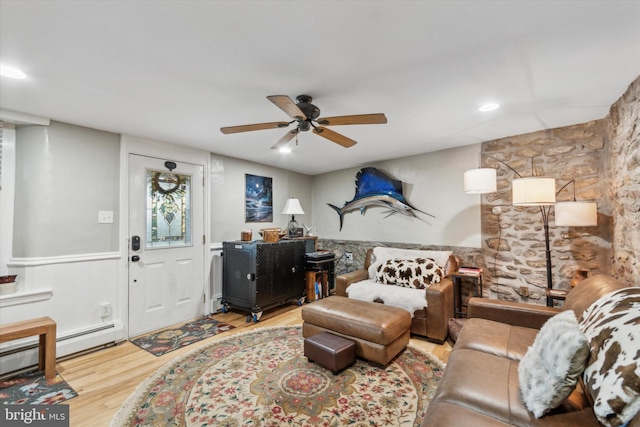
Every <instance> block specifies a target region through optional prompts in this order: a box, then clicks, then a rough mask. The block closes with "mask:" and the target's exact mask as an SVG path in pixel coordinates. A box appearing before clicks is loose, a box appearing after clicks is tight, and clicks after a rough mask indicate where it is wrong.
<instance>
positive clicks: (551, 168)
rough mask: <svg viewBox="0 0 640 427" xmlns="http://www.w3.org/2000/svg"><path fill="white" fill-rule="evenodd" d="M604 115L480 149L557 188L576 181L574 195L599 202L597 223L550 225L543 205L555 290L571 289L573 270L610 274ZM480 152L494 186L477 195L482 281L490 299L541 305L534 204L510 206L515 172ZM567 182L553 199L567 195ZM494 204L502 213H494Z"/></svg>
mask: <svg viewBox="0 0 640 427" xmlns="http://www.w3.org/2000/svg"><path fill="white" fill-rule="evenodd" d="M607 135H608V123H607V121H606V120H598V121H592V122H588V123H583V124H579V125H575V126H569V127H564V128H558V129H550V130H545V131H539V132H534V133H530V134H526V135H519V136H514V137H509V138H502V139H498V140H494V141H487V142H485V143H483V145H482V152H483V153H484V154H487V155H488V156H492V157H494V158H495V159H498V160H500V161H502V162H504V163H505V164H507V165H509V166H510V167H511V168H513V169H514V170H515V171H517V172H518V173H519V174H520V175H521V176H523V177H527V176H532V175H535V176H549V177H552V178H555V179H556V191H559V190H560V189H561V188H562V187H563V186H564V185H565V184H567V183H568V182H570V181H571V180H575V197H576V200H578V201H580V200H584V201H596V202H597V203H598V226H597V227H556V226H555V222H554V217H553V208H552V207H551V208H546V209H548V210H549V211H548V212H549V237H550V249H551V261H552V279H553V287H554V288H555V289H570V288H571V286H570V281H571V278H572V277H573V276H574V273H575V270H576V269H578V268H580V269H585V270H588V271H589V275H591V274H596V273H608V272H609V268H608V264H609V259H610V243H609V240H610V239H609V231H608V230H609V218H610V216H609V209H610V208H609V203H608V201H607V197H606V196H607V188H608V186H607V180H606V179H605V176H606V161H605V159H606V152H607V150H606V148H605V147H606V143H607V139H608V136H607ZM488 156H482V158H483V165H484V166H483V167H493V168H496V169H497V175H498V191H497V192H496V193H491V194H486V195H483V197H482V213H481V215H482V236H483V248H482V249H483V253H484V255H485V258H486V263H487V264H488V266H489V267H488V268H487V270H486V274H485V283H488V284H489V285H490V290H491V295H490V296H491V297H495V298H498V299H504V300H509V301H521V302H528V303H533V304H546V294H545V289H546V287H547V276H546V256H545V238H544V226H543V215H542V213H541V208H540V207H537V206H535V207H515V206H513V205H512V204H511V203H512V199H511V182H512V180H513V179H514V178H517V175H516V174H515V173H514V171H512V170H511V169H509V168H508V167H506V166H505V165H504V164H501V163H500V162H498V161H496V160H494V159H492V158H490V157H488ZM573 192H574V185H573V184H569V185H568V186H567V187H565V189H564V190H562V191H561V192H560V193H559V194H558V195H557V197H556V200H558V201H571V200H573ZM497 206H499V207H500V208H501V210H502V213H501V214H499V215H496V214H494V213H493V212H492V209H493V208H494V207H497Z"/></svg>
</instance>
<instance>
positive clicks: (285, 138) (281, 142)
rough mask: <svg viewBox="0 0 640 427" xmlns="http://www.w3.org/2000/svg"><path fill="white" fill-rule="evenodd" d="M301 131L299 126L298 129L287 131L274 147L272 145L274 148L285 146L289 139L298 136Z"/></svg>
mask: <svg viewBox="0 0 640 427" xmlns="http://www.w3.org/2000/svg"><path fill="white" fill-rule="evenodd" d="M299 132H300V130H299V129H298V128H296V129H292V130H290V131H289V132H287V133H286V134H285V135H284V136H283V137H282V138H280V140H279V141H278V142H276V143H275V145H274V146H273V147H271V149H272V150H278V149H280V148H281V147H284V146H285V145H287V143H288V142H289V141H291V140H292V139H293V137H294V136H296V135H297V134H298V133H299Z"/></svg>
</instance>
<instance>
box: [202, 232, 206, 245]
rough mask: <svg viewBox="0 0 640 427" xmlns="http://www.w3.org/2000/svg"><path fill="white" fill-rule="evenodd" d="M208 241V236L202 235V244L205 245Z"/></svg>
mask: <svg viewBox="0 0 640 427" xmlns="http://www.w3.org/2000/svg"><path fill="white" fill-rule="evenodd" d="M206 243H207V236H205V235H204V234H203V235H202V244H203V245H205V244H206Z"/></svg>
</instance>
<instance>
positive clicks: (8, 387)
mask: <svg viewBox="0 0 640 427" xmlns="http://www.w3.org/2000/svg"><path fill="white" fill-rule="evenodd" d="M77 395H78V393H76V392H75V390H74V389H73V388H71V386H69V384H67V382H66V381H65V380H63V379H62V377H61V376H60V375H58V374H56V376H55V378H53V379H50V380H47V379H46V378H45V377H44V372H41V371H40V372H34V373H31V374H25V375H19V376H16V377H13V378H9V379H6V380H2V381H0V405H22V404H31V405H55V404H57V403H62V402H64V401H66V400H69V399H71V398H73V397H76V396H77Z"/></svg>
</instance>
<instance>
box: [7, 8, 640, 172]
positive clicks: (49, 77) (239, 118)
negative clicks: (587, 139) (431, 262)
mask: <svg viewBox="0 0 640 427" xmlns="http://www.w3.org/2000/svg"><path fill="white" fill-rule="evenodd" d="M0 62H2V63H3V64H5V65H12V66H16V67H19V68H21V69H22V70H23V71H24V72H26V73H27V74H28V76H29V78H28V79H26V80H11V79H7V78H4V77H3V78H1V79H0V108H2V109H5V110H12V111H17V112H23V113H28V114H32V115H37V116H43V117H46V118H50V119H52V120H58V121H63V122H67V123H73V124H77V125H82V126H88V127H92V128H96V129H102V130H106V131H112V132H117V133H126V134H131V135H137V136H142V137H147V138H151V139H155V140H161V141H168V142H173V143H179V144H184V145H187V146H191V147H197V148H201V149H205V150H208V151H211V152H214V153H219V154H223V155H227V156H233V157H238V158H243V159H247V160H251V161H254V162H259V163H264V164H268V165H272V166H276V167H281V168H285V169H289V170H294V171H298V172H302V173H306V174H310V175H315V174H320V173H323V172H328V171H332V170H338V169H344V168H349V167H356V166H362V165H365V164H367V163H371V162H374V161H378V160H384V159H391V158H398V157H405V156H410V155H414V154H420V153H425V152H429V151H436V150H441V149H444V148H448V147H454V146H461V145H467V144H473V143H478V142H482V141H486V140H491V139H495V138H500V137H505V136H512V135H518V134H522V133H527V132H532V131H537V130H541V129H546V128H554V127H560V126H566V125H571V124H577V123H582V122H586V121H589V120H593V119H600V118H603V117H605V116H606V115H607V113H608V109H609V107H610V106H611V104H612V103H613V102H615V101H616V100H617V99H618V98H619V97H620V95H622V93H623V92H624V90H625V89H626V88H627V87H628V85H629V84H630V83H631V82H632V81H633V80H634V79H635V78H636V77H638V75H639V73H640V1H616V0H613V1H612V0H608V1H523V0H520V1H480V0H478V1H471V0H469V1H399V0H394V1H391V0H390V1H337V0H336V1H328V0H327V1H304V0H297V1H295V0H285V1H271V0H265V1H238V0H231V1H177V0H175V1H142V0H138V1H113V0H112V1H97V0H96V1H82V2H81V1H56V0H49V1H6V0H0ZM300 94H309V95H311V96H313V98H314V104H316V105H317V106H318V107H320V109H321V110H322V114H321V116H337V115H347V114H365V113H379V112H382V113H385V114H386V116H387V118H388V123H387V124H384V125H363V126H335V127H332V130H334V131H337V132H340V133H343V134H344V135H346V136H348V137H350V138H352V139H355V140H356V141H358V144H357V145H356V146H354V147H352V148H343V147H340V146H338V145H336V144H334V143H332V142H330V141H328V140H326V139H324V138H321V137H319V136H317V135H315V134H313V133H311V132H306V133H302V134H300V136H299V145H298V146H297V147H295V146H294V147H293V152H292V153H289V154H286V155H285V154H282V153H279V152H277V151H276V150H271V149H270V147H271V146H272V145H273V144H274V143H275V142H276V141H277V140H278V139H280V137H281V136H282V135H284V133H285V132H286V130H283V129H272V130H261V131H255V132H247V133H242V134H234V135H223V134H222V133H221V132H220V127H223V126H232V125H241V124H252V123H262V122H272V121H287V119H288V117H287V116H286V115H285V114H284V112H282V111H281V110H279V109H278V108H277V107H276V106H275V105H273V104H272V103H271V102H269V101H268V100H267V99H266V96H267V95H289V96H290V97H291V98H292V99H295V97H296V96H297V95H300ZM487 101H496V102H499V103H500V104H502V108H501V109H499V110H497V111H494V112H491V113H480V112H478V111H477V108H478V106H479V105H480V104H482V103H484V102H487ZM292 126H293V125H292ZM292 142H294V143H295V140H294V141H292Z"/></svg>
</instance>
